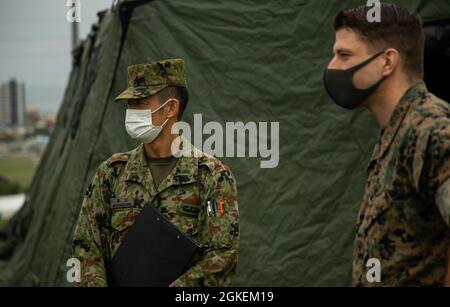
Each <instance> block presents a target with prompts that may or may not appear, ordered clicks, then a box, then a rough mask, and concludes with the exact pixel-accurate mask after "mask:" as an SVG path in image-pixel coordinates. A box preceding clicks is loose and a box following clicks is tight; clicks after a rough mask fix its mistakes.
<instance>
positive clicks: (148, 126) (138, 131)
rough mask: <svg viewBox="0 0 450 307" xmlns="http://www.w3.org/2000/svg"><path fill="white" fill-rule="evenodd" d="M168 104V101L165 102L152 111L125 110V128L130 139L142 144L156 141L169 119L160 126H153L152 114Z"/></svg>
mask: <svg viewBox="0 0 450 307" xmlns="http://www.w3.org/2000/svg"><path fill="white" fill-rule="evenodd" d="M168 102H169V100H167V101H166V102H165V103H163V104H162V105H161V106H160V107H158V108H157V109H156V110H154V111H152V110H150V109H145V110H137V109H127V112H126V115H125V128H126V130H127V132H128V134H129V135H130V137H132V138H133V139H136V140H138V141H140V142H142V143H151V142H153V140H154V139H156V137H157V136H158V134H159V133H160V132H161V130H162V128H163V127H164V125H165V124H166V123H167V121H168V120H169V118H167V119H166V120H165V121H164V123H163V124H162V125H161V126H155V125H153V123H152V114H153V113H155V112H156V111H158V110H159V109H161V108H162V107H163V106H164V105H165V104H167V103H168Z"/></svg>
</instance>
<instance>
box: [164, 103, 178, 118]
mask: <svg viewBox="0 0 450 307" xmlns="http://www.w3.org/2000/svg"><path fill="white" fill-rule="evenodd" d="M179 111H180V102H179V101H178V99H176V98H170V99H169V100H168V102H167V107H166V112H167V113H166V116H167V117H168V118H172V117H177V114H178V112H179Z"/></svg>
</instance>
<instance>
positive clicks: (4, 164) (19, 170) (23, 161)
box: [0, 156, 38, 190]
mask: <svg viewBox="0 0 450 307" xmlns="http://www.w3.org/2000/svg"><path fill="white" fill-rule="evenodd" d="M37 166H38V161H37V159H33V158H31V157H22V156H8V157H2V158H0V176H3V177H5V178H7V179H8V180H10V181H13V182H17V183H19V184H20V186H21V188H22V189H23V190H26V189H27V188H28V186H29V185H30V183H31V180H32V179H33V175H34V172H35V171H36V168H37Z"/></svg>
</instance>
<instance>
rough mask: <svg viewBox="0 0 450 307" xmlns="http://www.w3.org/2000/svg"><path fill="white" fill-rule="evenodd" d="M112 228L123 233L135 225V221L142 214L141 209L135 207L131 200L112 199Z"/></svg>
mask: <svg viewBox="0 0 450 307" xmlns="http://www.w3.org/2000/svg"><path fill="white" fill-rule="evenodd" d="M110 206H111V227H112V228H113V229H114V230H117V231H123V230H125V229H127V228H129V227H130V226H131V225H133V223H134V220H135V219H136V217H137V216H138V215H139V213H140V212H141V208H136V207H134V203H133V201H132V200H130V199H129V198H111V199H110Z"/></svg>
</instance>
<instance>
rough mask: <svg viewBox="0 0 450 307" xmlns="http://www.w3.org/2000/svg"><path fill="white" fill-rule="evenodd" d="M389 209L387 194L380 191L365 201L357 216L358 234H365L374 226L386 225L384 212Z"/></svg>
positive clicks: (389, 202) (389, 203)
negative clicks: (377, 224)
mask: <svg viewBox="0 0 450 307" xmlns="http://www.w3.org/2000/svg"><path fill="white" fill-rule="evenodd" d="M390 207H391V201H390V199H389V196H388V193H387V192H386V191H382V192H380V193H378V194H376V195H374V196H372V197H370V198H369V199H368V200H367V204H366V205H365V207H364V208H363V209H362V211H361V212H360V213H359V216H358V233H360V234H365V233H367V232H368V231H369V229H370V228H371V227H373V225H374V224H376V223H379V224H385V223H386V218H387V216H386V214H385V213H386V211H387V210H388V209H389V208H390Z"/></svg>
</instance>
